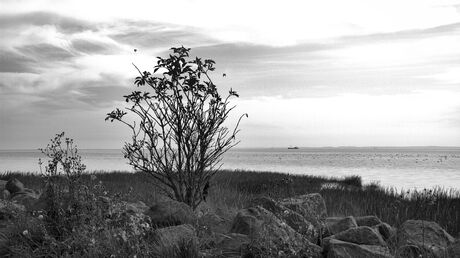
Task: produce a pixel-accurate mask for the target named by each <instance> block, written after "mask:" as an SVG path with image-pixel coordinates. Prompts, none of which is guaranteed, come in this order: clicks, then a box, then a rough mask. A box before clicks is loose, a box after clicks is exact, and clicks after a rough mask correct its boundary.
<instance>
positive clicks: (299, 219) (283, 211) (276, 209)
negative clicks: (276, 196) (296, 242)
mask: <svg viewBox="0 0 460 258" xmlns="http://www.w3.org/2000/svg"><path fill="white" fill-rule="evenodd" d="M252 204H253V205H259V206H261V207H264V208H265V209H267V210H268V211H270V212H272V213H273V214H275V216H276V217H277V218H279V219H280V220H282V221H284V222H286V224H288V225H289V226H290V227H291V228H292V229H294V230H295V231H297V232H299V233H300V234H301V235H303V236H305V237H306V238H307V239H308V240H309V241H310V242H312V243H317V242H318V239H319V234H320V230H321V229H320V228H316V227H315V226H313V224H312V223H310V222H309V221H307V220H306V219H305V218H304V217H303V216H302V215H300V214H299V213H298V212H295V211H293V210H291V209H289V208H287V207H285V206H283V205H282V204H280V203H278V202H276V201H275V200H273V199H271V198H268V197H260V198H256V199H254V200H253V201H252Z"/></svg>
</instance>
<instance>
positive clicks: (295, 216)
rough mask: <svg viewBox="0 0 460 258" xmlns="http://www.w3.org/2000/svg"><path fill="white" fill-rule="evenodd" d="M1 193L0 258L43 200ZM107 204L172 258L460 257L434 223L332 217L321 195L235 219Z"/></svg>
mask: <svg viewBox="0 0 460 258" xmlns="http://www.w3.org/2000/svg"><path fill="white" fill-rule="evenodd" d="M0 188H3V196H4V198H3V200H0V228H1V230H0V256H1V255H3V254H4V252H3V251H4V250H6V249H7V246H6V243H7V241H6V239H3V238H2V236H5V235H7V234H5V232H6V230H8V222H9V221H10V219H11V218H13V217H14V216H16V215H17V214H18V213H24V212H29V211H31V209H36V208H37V207H39V206H38V205H37V204H39V203H40V200H41V199H42V198H43V196H42V198H41V196H40V195H39V194H38V193H37V192H35V191H33V190H30V189H27V188H25V187H24V185H23V184H22V183H21V182H20V181H18V180H16V179H12V180H9V181H8V182H6V181H1V180H0ZM100 201H101V202H102V203H105V204H107V205H108V207H107V213H108V214H109V215H110V216H111V217H117V218H119V219H128V220H129V221H130V222H132V224H133V228H135V227H137V226H139V225H143V224H144V222H145V221H148V222H149V224H150V226H151V227H150V228H151V229H150V230H152V231H151V232H152V234H153V235H154V239H155V240H154V241H155V245H156V246H157V247H158V249H161V253H162V254H165V255H168V254H172V253H174V250H177V248H178V247H180V246H181V247H184V246H186V247H187V246H190V247H192V246H194V247H199V249H200V256H201V257H327V258H361V257H363V258H367V257H377V258H389V257H396V258H402V257H408V258H416V257H417V258H418V257H433V258H438V257H439V258H441V257H460V240H459V239H457V240H456V239H455V238H453V237H452V236H451V235H449V234H448V233H447V232H446V231H445V230H444V229H442V228H441V227H440V226H439V225H438V224H436V223H435V222H430V221H421V220H408V221H406V222H404V223H403V224H402V225H401V226H400V227H399V228H398V229H396V228H394V227H392V226H390V225H389V224H387V223H385V222H383V221H381V220H380V219H379V218H378V217H376V216H361V217H353V216H347V217H327V210H326V205H325V202H324V199H323V198H322V197H321V195H320V194H307V195H301V196H296V197H292V198H287V199H282V200H274V199H271V198H268V197H261V198H257V199H254V200H253V201H252V202H251V203H250V205H249V206H248V207H246V208H244V209H241V210H239V211H238V212H237V213H236V216H234V217H230V218H229V217H225V216H219V215H217V214H216V213H213V212H212V211H211V210H210V209H208V208H206V207H202V208H200V209H198V210H197V211H196V212H194V211H193V210H192V209H191V208H190V207H189V206H187V205H186V204H184V203H180V202H176V201H163V202H157V203H156V204H154V205H153V206H150V207H149V206H147V205H146V204H144V203H142V202H136V203H129V202H119V203H117V204H116V205H114V204H113V203H112V201H111V200H110V198H108V197H106V196H103V197H101V198H100ZM221 215H222V214H221ZM137 224H139V225H137ZM203 239H205V240H206V241H203ZM184 244H185V245H184ZM159 252H160V250H159Z"/></svg>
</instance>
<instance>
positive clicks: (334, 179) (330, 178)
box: [0, 169, 460, 193]
mask: <svg viewBox="0 0 460 258" xmlns="http://www.w3.org/2000/svg"><path fill="white" fill-rule="evenodd" d="M221 172H223V173H228V172H230V173H232V172H237V173H240V172H243V173H245V172H246V173H269V174H280V175H286V176H294V177H312V178H318V179H322V180H324V181H325V183H328V181H330V182H339V181H341V180H342V179H344V178H349V177H359V178H360V181H361V185H363V186H372V187H378V188H382V189H386V190H390V191H394V192H407V191H411V192H414V191H419V192H420V191H424V190H441V191H446V192H458V193H460V188H455V187H445V186H442V185H434V186H431V187H423V186H419V187H411V188H404V187H401V188H399V187H395V186H392V185H384V184H381V183H380V182H379V181H367V182H366V181H365V180H363V177H362V176H361V175H353V174H351V175H343V176H322V175H312V174H297V173H285V172H279V171H260V170H249V169H221ZM85 173H87V174H89V175H91V174H95V175H98V174H112V173H114V174H136V173H141V172H136V171H128V170H99V169H96V170H89V171H85ZM11 174H13V175H16V174H21V175H25V176H40V171H37V172H30V171H27V172H26V171H4V172H0V177H6V176H8V175H11Z"/></svg>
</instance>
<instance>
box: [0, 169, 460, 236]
mask: <svg viewBox="0 0 460 258" xmlns="http://www.w3.org/2000/svg"><path fill="white" fill-rule="evenodd" d="M93 174H94V175H96V176H97V180H100V181H101V182H102V183H103V185H104V187H105V189H106V190H107V191H108V192H109V193H110V194H113V195H117V196H119V197H120V198H122V199H124V200H126V201H143V202H144V203H146V204H147V205H152V204H153V203H155V202H156V201H158V200H160V199H162V198H164V197H163V196H162V195H161V194H160V193H159V192H158V191H157V190H156V189H155V187H154V186H153V185H152V180H153V179H152V178H151V177H149V176H148V175H146V174H144V173H132V172H119V171H116V172H109V171H98V172H93V173H88V174H85V175H84V176H83V178H84V179H85V180H90V175H93ZM13 177H15V178H17V179H19V180H20V181H21V182H23V183H24V184H25V185H26V186H27V187H29V188H32V189H36V190H39V189H41V188H42V186H43V184H44V181H43V178H42V177H41V176H40V175H39V174H32V173H19V172H14V173H13V172H8V173H4V174H0V179H1V180H8V179H10V178H13ZM316 192H318V193H320V194H321V195H322V196H323V198H324V199H325V202H326V207H327V210H328V215H329V216H349V215H352V216H360V215H375V216H377V217H379V218H380V219H381V220H382V221H385V222H388V223H389V224H391V225H393V226H396V227H398V226H399V225H400V224H402V223H403V222H404V221H406V220H408V219H423V220H429V221H435V222H437V223H438V224H440V225H441V226H442V227H443V228H445V229H446V230H447V232H449V233H450V234H452V235H453V236H460V234H459V233H460V191H458V190H454V189H443V188H439V187H438V188H433V189H424V190H409V191H403V190H401V191H396V190H395V189H393V188H386V187H383V186H380V185H378V184H375V183H372V184H369V185H363V184H362V181H361V178H360V177H359V176H350V177H345V178H334V177H320V176H310V175H289V174H283V173H275V172H258V171H242V170H235V171H234V170H223V171H221V172H219V173H217V175H216V176H215V178H213V180H212V182H211V188H210V193H209V199H208V202H207V205H208V206H209V207H210V208H211V209H213V210H215V211H216V212H218V213H219V214H224V215H227V216H228V217H229V218H230V217H231V216H233V215H234V214H235V213H236V211H237V210H238V209H240V208H243V207H245V206H246V205H248V204H249V203H250V201H251V200H252V199H253V198H256V197H258V196H262V195H264V196H270V197H272V198H275V199H281V198H286V197H290V196H294V195H301V194H308V193H316Z"/></svg>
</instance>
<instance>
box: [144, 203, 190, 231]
mask: <svg viewBox="0 0 460 258" xmlns="http://www.w3.org/2000/svg"><path fill="white" fill-rule="evenodd" d="M145 214H146V215H147V216H149V217H150V219H151V221H152V224H153V225H156V226H160V227H161V226H174V225H180V224H195V223H196V220H197V217H196V215H195V213H194V212H193V210H192V208H190V206H188V205H187V204H185V203H183V202H178V201H173V200H170V201H163V202H158V203H156V204H155V205H153V206H151V207H150V209H148V210H147V211H146V212H145Z"/></svg>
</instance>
